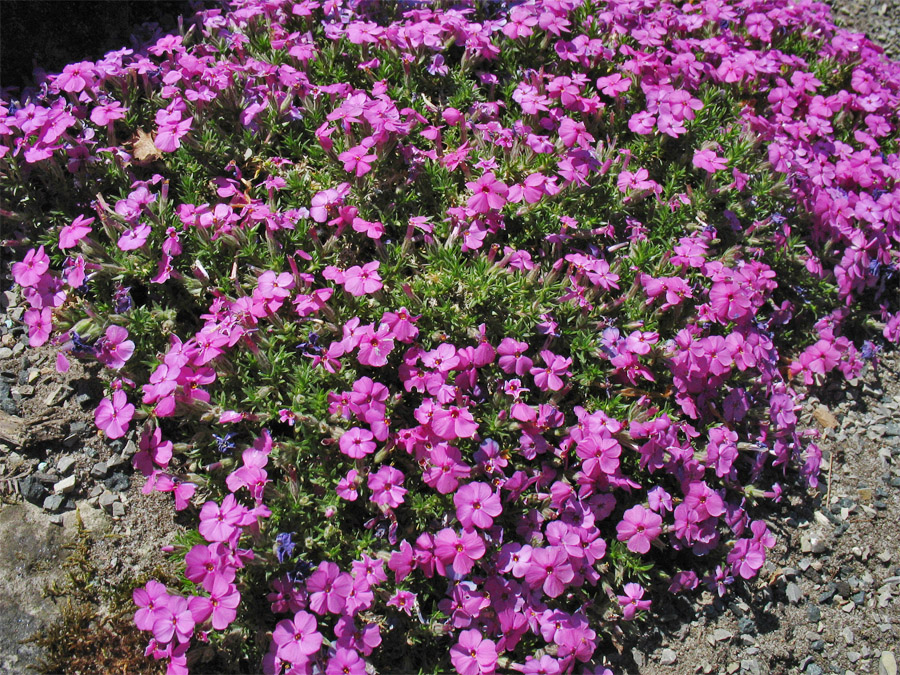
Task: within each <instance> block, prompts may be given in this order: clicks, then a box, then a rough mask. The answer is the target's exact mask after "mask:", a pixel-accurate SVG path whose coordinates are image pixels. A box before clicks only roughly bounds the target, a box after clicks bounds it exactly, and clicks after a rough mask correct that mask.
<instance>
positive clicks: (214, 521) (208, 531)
mask: <svg viewBox="0 0 900 675" xmlns="http://www.w3.org/2000/svg"><path fill="white" fill-rule="evenodd" d="M246 514H247V509H246V508H245V507H243V506H241V505H240V504H239V503H238V502H237V500H236V499H235V498H234V495H233V494H230V495H226V497H225V499H223V500H222V505H221V506H219V505H218V504H217V503H216V502H213V501H209V502H206V503H205V504H204V505H203V508H202V509H200V527H199V530H200V534H201V535H202V536H203V538H204V539H206V541H209V542H217V541H228V540H229V539H231V537H232V536H234V535H235V533H236V532H237V531H238V527H239V526H240V525H241V524H243V521H244V518H245V516H246Z"/></svg>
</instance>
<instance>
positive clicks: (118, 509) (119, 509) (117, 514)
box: [112, 502, 125, 518]
mask: <svg viewBox="0 0 900 675" xmlns="http://www.w3.org/2000/svg"><path fill="white" fill-rule="evenodd" d="M112 514H113V518H121V517H122V516H124V515H125V505H124V504H123V503H122V502H113V505H112Z"/></svg>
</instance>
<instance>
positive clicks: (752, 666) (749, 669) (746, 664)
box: [741, 659, 761, 675]
mask: <svg viewBox="0 0 900 675" xmlns="http://www.w3.org/2000/svg"><path fill="white" fill-rule="evenodd" d="M741 672H744V673H747V674H748V675H760V673H761V671H760V669H759V661H757V660H756V659H744V660H743V661H741Z"/></svg>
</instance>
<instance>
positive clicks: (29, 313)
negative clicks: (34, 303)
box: [22, 307, 53, 347]
mask: <svg viewBox="0 0 900 675" xmlns="http://www.w3.org/2000/svg"><path fill="white" fill-rule="evenodd" d="M22 320H23V321H24V322H25V325H26V326H28V344H29V346H31V347H40V346H41V345H42V344H44V343H45V342H47V340H49V339H50V332H51V331H52V330H53V310H52V309H51V308H50V307H44V308H43V309H35V308H34V307H32V308H30V309H26V310H25V314H24V315H23V316H22Z"/></svg>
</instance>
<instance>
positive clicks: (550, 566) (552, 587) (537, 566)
mask: <svg viewBox="0 0 900 675" xmlns="http://www.w3.org/2000/svg"><path fill="white" fill-rule="evenodd" d="M574 578H575V571H574V570H573V569H572V565H571V563H569V557H568V556H567V555H566V552H565V550H564V549H563V548H562V547H560V546H548V547H546V548H536V549H533V550H532V551H531V559H530V561H529V563H528V566H527V567H526V568H525V581H527V582H528V583H529V584H530V585H531V586H532V587H533V588H537V587H538V586H539V585H540V586H541V588H543V590H544V593H546V594H547V595H549V596H550V597H551V598H558V597H559V596H560V595H562V594H563V592H564V591H565V590H566V584H568V583H569V582H570V581H572V579H574Z"/></svg>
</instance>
